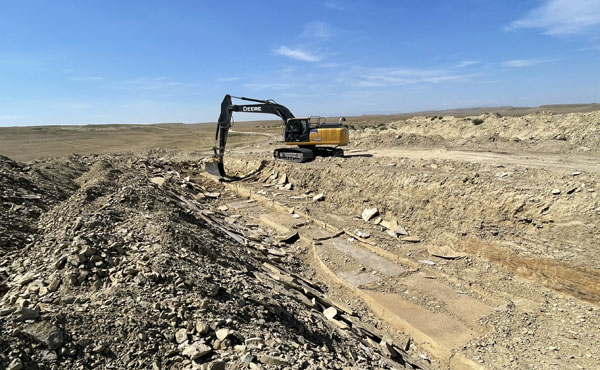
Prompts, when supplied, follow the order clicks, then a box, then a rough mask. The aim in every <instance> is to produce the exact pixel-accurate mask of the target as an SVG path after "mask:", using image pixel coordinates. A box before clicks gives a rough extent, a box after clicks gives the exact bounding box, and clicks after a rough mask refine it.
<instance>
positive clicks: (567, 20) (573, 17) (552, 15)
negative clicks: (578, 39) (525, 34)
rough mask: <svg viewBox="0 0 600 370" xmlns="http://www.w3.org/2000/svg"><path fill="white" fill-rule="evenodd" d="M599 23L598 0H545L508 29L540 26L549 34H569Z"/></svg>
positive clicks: (599, 9) (581, 31) (599, 10)
mask: <svg viewBox="0 0 600 370" xmlns="http://www.w3.org/2000/svg"><path fill="white" fill-rule="evenodd" d="M598 25H600V1H598V0H577V1H573V0H545V1H544V3H543V4H542V5H541V6H539V7H537V8H535V9H533V10H531V11H530V12H529V13H527V14H526V15H525V16H524V17H522V18H520V19H517V20H516V21H514V22H512V23H511V24H510V25H508V26H507V27H506V29H507V30H515V29H520V28H540V29H543V30H544V32H543V33H544V34H547V35H569V34H577V33H584V32H586V31H589V30H590V28H591V27H593V26H598Z"/></svg>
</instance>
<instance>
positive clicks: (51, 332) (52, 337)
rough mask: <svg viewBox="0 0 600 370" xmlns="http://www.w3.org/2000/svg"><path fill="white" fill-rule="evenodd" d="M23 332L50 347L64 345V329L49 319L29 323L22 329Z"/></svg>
mask: <svg viewBox="0 0 600 370" xmlns="http://www.w3.org/2000/svg"><path fill="white" fill-rule="evenodd" d="M21 333H23V334H25V335H26V336H28V337H29V338H31V339H33V340H35V341H36V342H38V343H41V344H43V345H44V346H46V347H48V348H49V349H57V348H59V347H60V346H62V344H63V342H64V336H63V333H62V331H61V330H60V329H59V328H57V327H56V326H54V325H52V324H51V323H50V322H48V321H41V322H37V323H34V324H31V325H28V326H26V327H24V328H23V329H21Z"/></svg>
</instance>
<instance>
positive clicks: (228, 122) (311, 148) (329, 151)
mask: <svg viewBox="0 0 600 370" xmlns="http://www.w3.org/2000/svg"><path fill="white" fill-rule="evenodd" d="M231 98H235V99H240V100H244V101H249V102H254V103H259V104H241V105H237V104H233V103H232V100H231ZM233 112H245V113H266V114H274V115H276V116H279V118H281V120H282V121H283V127H284V130H283V141H284V143H285V144H287V145H295V146H297V147H296V148H291V147H288V148H279V149H275V151H274V152H273V157H274V158H275V159H279V160H286V161H292V162H308V161H311V160H313V159H314V158H315V157H316V156H336V157H343V156H344V151H343V150H342V149H341V148H338V146H343V145H347V144H348V141H349V135H348V128H346V127H344V126H343V124H342V123H343V122H344V121H345V120H346V119H345V118H344V117H341V118H340V119H339V121H338V122H337V123H327V122H325V119H324V118H323V117H318V116H312V117H304V118H296V117H294V115H293V114H292V112H290V110H289V109H288V108H286V107H284V106H283V105H281V104H277V103H276V102H275V101H273V100H271V99H269V100H260V99H252V98H246V97H238V96H231V95H229V94H228V95H225V98H223V102H221V114H220V116H219V122H218V123H217V133H216V135H215V145H214V147H213V151H214V154H213V156H212V158H211V159H210V160H209V161H208V162H207V163H206V172H208V173H210V174H211V175H213V176H216V177H217V178H219V179H224V178H226V177H227V175H226V174H225V168H224V167H223V155H224V154H225V145H226V144H227V135H228V133H229V129H230V128H231V126H232V125H233V121H232V116H233ZM321 145H328V146H321ZM332 146H334V147H332Z"/></svg>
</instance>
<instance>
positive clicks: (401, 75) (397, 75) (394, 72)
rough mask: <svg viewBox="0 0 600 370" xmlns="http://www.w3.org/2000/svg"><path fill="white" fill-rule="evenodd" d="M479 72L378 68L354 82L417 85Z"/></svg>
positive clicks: (379, 84) (450, 79) (374, 85)
mask: <svg viewBox="0 0 600 370" xmlns="http://www.w3.org/2000/svg"><path fill="white" fill-rule="evenodd" d="M476 75H477V74H475V73H471V74H461V73H453V72H450V71H447V70H445V69H438V68H422V69H419V68H376V69H373V70H370V71H367V72H365V73H362V74H360V75H359V79H358V81H355V83H354V84H356V85H358V86H365V87H384V86H399V85H415V84H422V83H433V84H437V83H441V82H448V81H459V80H467V79H470V78H472V77H475V76H476Z"/></svg>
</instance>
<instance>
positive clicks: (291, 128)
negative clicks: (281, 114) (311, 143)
mask: <svg viewBox="0 0 600 370" xmlns="http://www.w3.org/2000/svg"><path fill="white" fill-rule="evenodd" d="M308 125H309V121H308V120H307V119H290V120H289V121H288V124H287V129H286V133H285V141H287V142H303V141H308V136H309V135H308V132H309V127H308Z"/></svg>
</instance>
